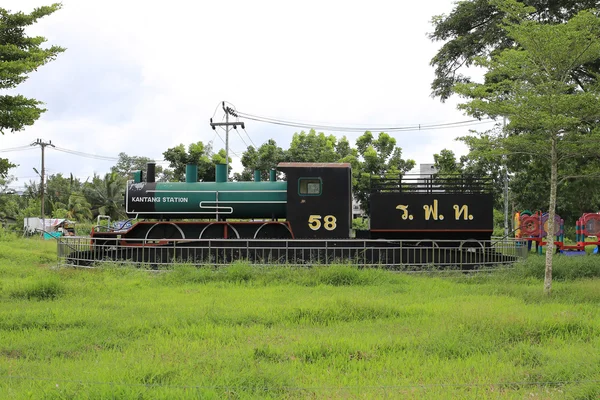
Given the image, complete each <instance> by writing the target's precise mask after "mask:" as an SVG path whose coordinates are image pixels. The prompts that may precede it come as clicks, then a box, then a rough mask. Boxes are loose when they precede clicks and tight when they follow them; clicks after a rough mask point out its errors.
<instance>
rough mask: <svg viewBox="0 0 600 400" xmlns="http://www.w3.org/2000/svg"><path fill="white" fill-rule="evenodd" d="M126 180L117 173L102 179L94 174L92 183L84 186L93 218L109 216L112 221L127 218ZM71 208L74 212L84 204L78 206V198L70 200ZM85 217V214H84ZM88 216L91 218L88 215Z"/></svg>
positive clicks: (109, 174)
mask: <svg viewBox="0 0 600 400" xmlns="http://www.w3.org/2000/svg"><path fill="white" fill-rule="evenodd" d="M125 183H126V182H125V180H124V179H123V178H122V177H121V176H119V174H117V173H115V172H110V173H108V174H106V175H104V178H101V177H100V176H99V175H96V174H94V177H93V178H92V181H91V182H86V183H84V184H83V193H84V195H85V199H86V201H87V202H88V203H89V204H91V211H92V214H93V216H94V217H95V216H98V215H108V216H109V217H111V218H112V219H119V218H122V217H124V216H125V210H124V207H123V198H124V197H123V195H124V193H125ZM69 201H70V207H71V208H72V210H74V209H75V208H76V207H81V206H82V205H83V204H85V203H83V202H80V203H79V204H77V201H78V200H77V199H76V198H73V199H71V198H69ZM82 215H85V212H82ZM86 216H89V214H87V215H86Z"/></svg>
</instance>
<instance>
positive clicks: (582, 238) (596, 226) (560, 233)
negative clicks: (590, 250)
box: [515, 210, 600, 255]
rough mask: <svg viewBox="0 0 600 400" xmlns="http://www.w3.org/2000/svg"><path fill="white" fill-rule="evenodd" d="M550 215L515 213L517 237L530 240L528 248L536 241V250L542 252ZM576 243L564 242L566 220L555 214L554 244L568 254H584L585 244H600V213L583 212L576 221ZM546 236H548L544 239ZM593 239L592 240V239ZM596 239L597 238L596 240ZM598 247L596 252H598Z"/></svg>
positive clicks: (527, 212)
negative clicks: (568, 243)
mask: <svg viewBox="0 0 600 400" xmlns="http://www.w3.org/2000/svg"><path fill="white" fill-rule="evenodd" d="M548 220H549V215H548V213H542V212H541V211H536V212H531V211H529V210H524V211H521V212H520V213H516V214H515V228H516V229H515V237H517V238H521V239H523V240H527V241H528V248H529V249H530V250H531V244H532V243H533V242H535V245H536V251H537V252H538V253H539V254H542V248H543V246H544V245H546V244H547V240H548V239H547V238H548V236H549V232H548V231H549V221H548ZM575 233H576V235H575V244H573V245H567V244H565V243H564V239H565V238H564V220H563V219H562V218H560V216H559V215H558V214H557V215H555V216H554V233H553V235H552V237H554V238H555V240H554V245H555V246H556V249H557V252H560V253H562V254H566V255H583V254H585V246H594V245H595V246H600V241H599V239H598V237H599V236H600V213H586V214H583V215H582V216H581V217H580V218H579V219H578V220H577V223H576V228H575ZM544 238H546V239H545V240H544ZM590 239H592V240H590ZM594 239H595V240H594ZM597 249H598V247H597V248H596V250H595V251H594V252H597Z"/></svg>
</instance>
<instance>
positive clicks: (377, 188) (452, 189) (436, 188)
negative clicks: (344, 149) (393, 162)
mask: <svg viewBox="0 0 600 400" xmlns="http://www.w3.org/2000/svg"><path fill="white" fill-rule="evenodd" d="M492 183H493V182H492V180H491V179H490V178H488V177H481V176H476V175H468V174H463V175H440V174H432V175H425V176H421V175H399V176H394V177H376V176H372V177H371V193H382V192H395V193H396V192H397V193H419V194H423V193H449V194H479V193H491V192H492V189H493V187H492Z"/></svg>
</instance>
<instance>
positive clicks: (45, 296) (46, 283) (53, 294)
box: [9, 278, 67, 300]
mask: <svg viewBox="0 0 600 400" xmlns="http://www.w3.org/2000/svg"><path fill="white" fill-rule="evenodd" d="M66 291H67V290H66V288H65V286H64V284H63V283H62V282H60V281H59V280H58V279H53V278H47V279H43V280H39V281H37V282H35V283H32V284H29V285H27V286H25V287H21V288H17V289H13V290H12V291H11V292H10V294H9V296H10V297H11V298H14V299H27V300H55V299H57V298H58V297H60V296H62V295H64V294H65V293H66Z"/></svg>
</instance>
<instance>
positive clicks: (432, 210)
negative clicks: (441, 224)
mask: <svg viewBox="0 0 600 400" xmlns="http://www.w3.org/2000/svg"><path fill="white" fill-rule="evenodd" d="M423 210H425V220H426V221H429V219H430V218H432V219H434V220H436V221H437V220H438V219H439V220H440V221H441V220H443V219H444V216H443V215H442V214H438V201H437V200H433V205H429V204H425V205H424V206H423Z"/></svg>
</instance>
